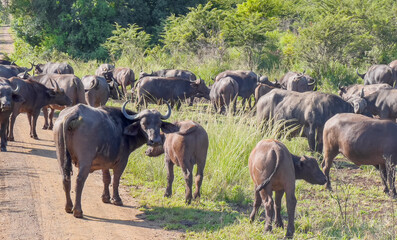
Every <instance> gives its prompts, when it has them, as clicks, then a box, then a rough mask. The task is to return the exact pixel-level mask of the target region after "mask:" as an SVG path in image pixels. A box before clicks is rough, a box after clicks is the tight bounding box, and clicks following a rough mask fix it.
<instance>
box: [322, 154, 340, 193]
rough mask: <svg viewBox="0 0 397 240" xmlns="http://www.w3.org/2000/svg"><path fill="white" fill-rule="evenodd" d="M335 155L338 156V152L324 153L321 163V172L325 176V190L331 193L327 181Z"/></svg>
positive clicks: (329, 184) (329, 181)
mask: <svg viewBox="0 0 397 240" xmlns="http://www.w3.org/2000/svg"><path fill="white" fill-rule="evenodd" d="M336 155H338V152H335V151H333V152H328V151H324V160H323V162H322V163H321V166H322V168H323V172H324V175H325V179H326V180H327V183H326V189H328V190H330V191H332V187H331V180H330V179H329V171H330V170H331V166H332V162H333V160H334V158H335V157H336Z"/></svg>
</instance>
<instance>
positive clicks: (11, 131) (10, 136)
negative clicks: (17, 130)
mask: <svg viewBox="0 0 397 240" xmlns="http://www.w3.org/2000/svg"><path fill="white" fill-rule="evenodd" d="M18 111H19V110H18ZM18 111H14V112H13V113H11V116H10V123H9V131H8V138H7V139H8V141H14V124H15V119H16V118H17V116H18V114H19V113H18Z"/></svg>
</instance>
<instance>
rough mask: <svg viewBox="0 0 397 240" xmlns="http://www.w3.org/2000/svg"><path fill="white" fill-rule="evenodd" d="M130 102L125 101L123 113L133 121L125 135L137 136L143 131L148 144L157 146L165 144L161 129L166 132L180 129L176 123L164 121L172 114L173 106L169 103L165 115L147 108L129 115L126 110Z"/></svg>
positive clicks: (126, 129) (125, 130)
mask: <svg viewBox="0 0 397 240" xmlns="http://www.w3.org/2000/svg"><path fill="white" fill-rule="evenodd" d="M128 102H129V101H126V102H124V104H123V106H122V113H123V115H124V117H125V118H127V119H128V120H132V121H133V123H132V124H130V125H128V126H127V127H126V128H125V129H124V134H125V135H130V136H136V135H137V134H138V133H139V132H141V133H143V135H144V136H145V137H146V139H147V143H146V144H147V145H149V146H153V147H156V146H160V145H162V144H163V140H162V138H161V135H160V129H161V130H162V131H163V132H165V133H171V132H176V131H178V128H177V127H176V126H175V125H174V124H172V123H168V122H163V120H166V119H168V118H169V117H170V116H171V106H170V105H169V104H168V103H167V106H168V112H167V113H166V114H165V115H161V114H160V113H159V112H158V111H157V110H151V109H145V110H143V111H141V112H139V113H137V114H134V115H129V114H128V113H127V112H126V110H125V106H126V105H127V103H128Z"/></svg>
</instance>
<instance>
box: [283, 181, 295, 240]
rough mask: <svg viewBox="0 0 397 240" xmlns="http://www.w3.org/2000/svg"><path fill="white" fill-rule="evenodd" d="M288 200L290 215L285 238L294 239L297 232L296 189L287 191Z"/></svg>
mask: <svg viewBox="0 0 397 240" xmlns="http://www.w3.org/2000/svg"><path fill="white" fill-rule="evenodd" d="M286 199H287V213H288V226H287V233H286V235H285V237H287V238H292V236H293V235H294V232H295V225H294V221H295V207H296V198H295V188H294V189H292V190H291V191H286Z"/></svg>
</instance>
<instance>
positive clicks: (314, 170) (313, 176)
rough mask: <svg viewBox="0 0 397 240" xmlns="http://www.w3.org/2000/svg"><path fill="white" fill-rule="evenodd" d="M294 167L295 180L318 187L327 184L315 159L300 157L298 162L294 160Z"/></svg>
mask: <svg viewBox="0 0 397 240" xmlns="http://www.w3.org/2000/svg"><path fill="white" fill-rule="evenodd" d="M294 167H295V176H296V179H303V180H305V181H306V182H308V183H311V184H318V185H323V184H325V183H326V182H327V180H326V178H325V175H324V173H323V172H322V171H321V169H320V167H319V166H318V163H317V160H316V159H315V158H312V157H307V156H302V157H301V158H300V159H299V160H298V161H297V160H295V159H294Z"/></svg>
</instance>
